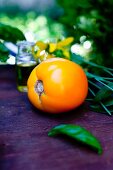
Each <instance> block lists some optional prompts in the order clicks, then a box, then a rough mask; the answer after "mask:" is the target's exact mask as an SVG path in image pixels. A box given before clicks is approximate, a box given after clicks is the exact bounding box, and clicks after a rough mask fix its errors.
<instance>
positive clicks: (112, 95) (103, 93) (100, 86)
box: [71, 54, 113, 115]
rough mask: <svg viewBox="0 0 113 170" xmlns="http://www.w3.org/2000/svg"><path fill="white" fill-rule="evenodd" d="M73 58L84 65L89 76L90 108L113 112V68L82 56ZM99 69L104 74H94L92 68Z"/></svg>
mask: <svg viewBox="0 0 113 170" xmlns="http://www.w3.org/2000/svg"><path fill="white" fill-rule="evenodd" d="M71 60H72V61H73V62H75V63H78V64H80V65H82V66H83V67H84V70H85V73H86V75H87V77H88V83H89V94H88V97H87V100H88V101H89V102H90V108H91V109H93V110H94V111H97V112H101V113H107V114H108V115H112V114H113V69H112V68H108V67H104V66H101V65H97V64H95V63H93V62H90V61H87V60H86V59H84V58H83V57H81V56H77V55H74V54H73V55H71ZM92 68H93V69H94V68H95V69H97V70H99V71H100V72H101V74H102V75H104V77H103V76H101V75H98V74H94V73H92V72H91V71H90V70H92Z"/></svg>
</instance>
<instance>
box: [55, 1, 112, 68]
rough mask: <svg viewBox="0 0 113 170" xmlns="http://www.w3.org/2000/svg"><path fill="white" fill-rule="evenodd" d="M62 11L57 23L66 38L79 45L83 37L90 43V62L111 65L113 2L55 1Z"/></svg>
mask: <svg viewBox="0 0 113 170" xmlns="http://www.w3.org/2000/svg"><path fill="white" fill-rule="evenodd" d="M57 2H58V4H59V5H60V6H61V7H62V8H63V9H64V13H63V15H62V16H61V17H60V18H59V21H60V22H61V23H63V24H64V25H65V29H66V32H67V35H68V36H74V37H75V41H76V42H77V43H80V37H81V36H82V35H85V36H86V37H87V40H90V41H91V42H92V47H93V48H92V51H91V53H90V60H92V61H93V62H95V63H98V64H100V65H104V66H109V67H112V65H113V47H112V44H113V15H112V9H113V0H95V1H92V0H79V1H75V0H70V1H68V0H62V1H61V0H57Z"/></svg>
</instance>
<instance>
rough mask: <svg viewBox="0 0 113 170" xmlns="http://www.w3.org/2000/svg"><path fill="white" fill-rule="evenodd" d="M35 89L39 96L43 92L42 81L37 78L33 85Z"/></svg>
mask: <svg viewBox="0 0 113 170" xmlns="http://www.w3.org/2000/svg"><path fill="white" fill-rule="evenodd" d="M35 91H36V92H37V93H38V95H39V96H41V94H42V93H43V92H44V87H43V82H42V81H41V80H38V81H37V82H36V85H35Z"/></svg>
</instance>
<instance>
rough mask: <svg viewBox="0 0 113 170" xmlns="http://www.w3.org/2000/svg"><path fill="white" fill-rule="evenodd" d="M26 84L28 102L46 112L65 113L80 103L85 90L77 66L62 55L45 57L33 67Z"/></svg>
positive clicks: (85, 78)
mask: <svg viewBox="0 0 113 170" xmlns="http://www.w3.org/2000/svg"><path fill="white" fill-rule="evenodd" d="M27 86H28V98H29V100H30V101H31V103H32V104H33V105H34V106H35V107H36V108H38V109H40V110H42V111H44V112H49V113H61V112H67V111H70V110H72V109H74V108H76V107H78V106H80V105H81V104H82V103H83V102H84V100H85V98H86V96H87V92H88V81H87V77H86V75H85V73H84V70H83V69H82V68H81V66H79V65H78V64H76V63H74V62H72V61H69V60H67V59H62V58H51V59H47V60H45V61H43V62H42V63H40V64H39V65H38V66H36V67H35V68H34V69H33V71H32V72H31V74H30V76H29V79H28V82H27Z"/></svg>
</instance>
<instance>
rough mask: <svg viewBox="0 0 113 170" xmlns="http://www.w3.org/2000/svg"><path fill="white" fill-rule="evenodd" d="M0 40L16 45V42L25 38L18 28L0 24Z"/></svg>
mask: <svg viewBox="0 0 113 170" xmlns="http://www.w3.org/2000/svg"><path fill="white" fill-rule="evenodd" d="M0 39H2V40H4V41H9V42H13V43H16V42H17V41H18V40H25V36H24V34H23V33H22V31H20V30H19V29H18V28H16V27H12V26H10V25H6V24H3V23H0Z"/></svg>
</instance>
